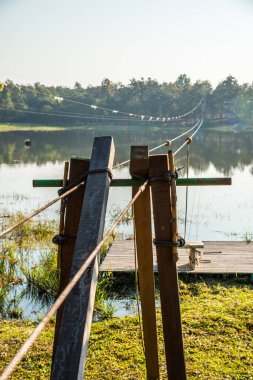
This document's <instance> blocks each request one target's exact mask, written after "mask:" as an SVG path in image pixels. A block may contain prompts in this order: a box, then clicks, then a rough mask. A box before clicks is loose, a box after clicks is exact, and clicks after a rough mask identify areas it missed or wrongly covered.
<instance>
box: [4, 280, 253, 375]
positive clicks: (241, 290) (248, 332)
mask: <svg viewBox="0 0 253 380" xmlns="http://www.w3.org/2000/svg"><path fill="white" fill-rule="evenodd" d="M180 292H181V308H182V320H183V334H184V344H185V354H186V363H187V373H188V379H189V380H191V379H204V380H207V379H208V380H210V379H212V380H216V379H217V380H218V379H222V380H223V379H231V380H232V379H233V380H239V379H240V380H243V379H245V380H246V379H248V380H249V379H253V342H252V329H253V319H252V311H253V310H252V309H253V308H252V300H253V297H252V286H251V285H249V284H240V282H238V281H235V280H233V281H231V280H230V281H223V282H221V283H219V281H218V280H207V281H205V282H204V281H198V282H195V283H194V282H190V283H186V282H183V281H180ZM157 316H158V336H159V354H160V368H161V379H166V375H165V371H166V368H165V359H164V350H163V342H162V327H161V315H160V311H159V309H158V311H157ZM34 327H35V324H34V323H31V322H29V323H28V322H24V321H23V322H21V321H2V322H0V345H1V354H0V367H1V368H3V367H4V366H5V365H6V364H7V363H8V362H9V361H10V360H11V358H12V357H13V355H14V354H15V352H16V351H17V349H18V347H20V345H21V343H22V342H23V341H24V340H25V339H26V338H27V337H28V336H29V335H30V334H31V332H32V330H33V328H34ZM52 340H53V324H50V325H49V326H48V327H47V328H46V330H45V331H44V332H43V334H42V335H41V336H40V338H39V340H38V341H37V342H36V344H35V345H34V346H33V348H32V349H31V350H30V351H29V353H28V355H27V356H26V357H25V359H24V360H23V361H22V362H21V364H20V365H19V366H18V369H17V370H16V371H15V373H14V375H13V377H12V379H27V380H29V379H47V378H48V376H49V373H50V360H51V349H52ZM86 378H87V379H108V380H109V379H129V380H130V379H145V359H144V355H143V351H142V346H141V340H140V329H139V325H138V319H137V318H136V317H125V318H122V319H120V318H112V319H110V320H106V321H103V322H97V323H94V324H93V325H92V333H91V339H90V347H89V351H88V361H87V365H86Z"/></svg>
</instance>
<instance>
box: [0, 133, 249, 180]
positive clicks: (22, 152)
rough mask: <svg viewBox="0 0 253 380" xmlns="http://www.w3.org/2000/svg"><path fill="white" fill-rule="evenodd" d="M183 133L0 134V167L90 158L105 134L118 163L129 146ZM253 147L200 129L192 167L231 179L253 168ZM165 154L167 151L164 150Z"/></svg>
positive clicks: (243, 138) (243, 139) (242, 136)
mask: <svg viewBox="0 0 253 380" xmlns="http://www.w3.org/2000/svg"><path fill="white" fill-rule="evenodd" d="M182 131H183V130H182V129H175V128H174V129H170V130H168V128H162V127H159V128H158V127H152V126H151V127H150V126H145V127H144V126H141V127H140V126H138V127H136V128H135V127H133V126H129V127H122V126H121V127H118V128H116V127H113V126H108V127H106V126H102V127H101V126H97V127H89V128H88V127H84V128H83V129H73V130H64V129H63V130H60V131H52V132H48V131H47V132H25V131H15V132H4V133H1V134H0V139H1V140H0V141H1V142H0V163H5V164H15V163H18V162H20V161H21V162H22V163H36V164H37V165H42V164H45V163H47V162H51V163H55V162H57V161H64V160H67V159H69V158H70V157H71V156H80V157H89V156H90V153H91V147H92V143H93V139H94V137H95V136H102V135H108V134H111V135H113V137H114V140H115V144H116V159H115V160H116V162H121V161H124V160H126V159H127V158H128V157H129V153H130V146H131V145H145V144H149V146H150V148H151V147H154V146H156V145H159V144H161V142H163V141H165V140H166V139H168V138H169V139H171V138H173V137H175V136H176V135H178V134H179V133H182ZM27 138H29V139H30V140H31V141H32V145H31V147H28V148H27V147H26V146H24V141H25V140H26V139H27ZM183 141H184V138H182V139H181V140H179V141H177V142H176V143H175V145H174V146H172V148H173V149H176V147H178V146H179V145H180V144H181V143H182V142H183ZM252 147H253V134H252V133H251V132H246V131H245V132H241V133H234V131H226V132H219V131H212V130H210V129H207V128H204V127H203V129H202V130H201V131H200V132H199V134H198V135H197V136H196V137H195V139H194V144H193V145H192V147H191V167H192V168H193V169H194V170H195V171H196V172H199V173H200V172H203V171H206V170H207V169H208V167H209V166H210V165H211V164H212V165H213V166H214V167H215V169H216V170H217V171H219V172H220V173H223V174H224V175H231V174H232V173H233V170H234V169H236V168H237V169H240V170H243V168H244V167H245V166H247V165H250V164H252ZM165 151H166V148H165V149H163V152H165ZM184 154H185V153H184V152H182V153H180V155H179V156H178V158H177V164H178V165H181V164H184ZM252 171H253V170H252V168H251V173H252Z"/></svg>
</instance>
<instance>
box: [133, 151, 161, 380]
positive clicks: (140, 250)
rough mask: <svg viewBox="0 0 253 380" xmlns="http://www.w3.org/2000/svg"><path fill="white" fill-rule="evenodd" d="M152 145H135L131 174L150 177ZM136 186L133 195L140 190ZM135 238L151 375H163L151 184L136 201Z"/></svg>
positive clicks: (156, 376)
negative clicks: (157, 318)
mask: <svg viewBox="0 0 253 380" xmlns="http://www.w3.org/2000/svg"><path fill="white" fill-rule="evenodd" d="M148 165H149V161H148V146H132V147H131V158H130V174H131V175H132V177H133V178H134V177H135V176H136V175H137V176H141V177H147V176H148V172H149V167H148ZM137 189H138V188H136V187H133V190H132V192H133V196H134V195H135V194H136V192H137ZM133 211H134V224H135V239H136V251H137V262H138V275H139V284H140V293H141V311H142V324H143V336H144V347H145V358H146V369H147V379H148V380H156V379H159V362H158V347H157V330H156V308H155V285H154V271H153V249H152V226H151V200H150V188H149V187H148V186H147V187H146V189H145V190H144V192H143V193H142V195H141V196H140V197H139V198H138V199H137V200H136V202H135V203H134V208H133Z"/></svg>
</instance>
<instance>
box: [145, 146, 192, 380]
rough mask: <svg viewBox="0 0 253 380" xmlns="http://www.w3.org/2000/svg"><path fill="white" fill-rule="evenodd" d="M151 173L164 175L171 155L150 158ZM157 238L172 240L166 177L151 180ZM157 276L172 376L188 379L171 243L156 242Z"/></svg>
mask: <svg viewBox="0 0 253 380" xmlns="http://www.w3.org/2000/svg"><path fill="white" fill-rule="evenodd" d="M149 167H150V176H151V178H152V177H156V178H157V177H162V176H163V175H164V174H165V173H167V172H168V170H169V165H168V156H167V155H164V154H163V155H156V156H150V158H149ZM151 190H152V200H153V213H154V226H155V239H156V240H157V241H161V242H162V241H172V233H171V217H172V213H171V194H170V187H169V184H168V182H167V181H165V180H159V179H158V180H157V179H156V180H154V181H151ZM156 252H157V264H158V279H159V287H160V297H161V309H162V321H163V334H164V343H165V354H166V364H167V372H168V379H169V380H185V379H186V369H185V359H184V347H183V336H182V326H181V315H180V303H179V293H178V277H177V268H176V263H175V260H174V259H173V253H172V247H168V246H166V245H162V244H161V245H160V244H158V245H157V246H156Z"/></svg>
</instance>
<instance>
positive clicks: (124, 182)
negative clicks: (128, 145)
mask: <svg viewBox="0 0 253 380" xmlns="http://www.w3.org/2000/svg"><path fill="white" fill-rule="evenodd" d="M144 182H145V181H144V180H139V179H124V178H115V179H113V180H112V181H111V185H110V186H111V187H131V186H138V187H139V186H141V185H143V183H144ZM231 183H232V182H231V178H178V179H177V186H224V185H225V186H226V185H231ZM62 184H63V182H62V179H34V180H33V187H62Z"/></svg>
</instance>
